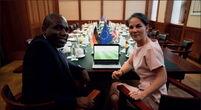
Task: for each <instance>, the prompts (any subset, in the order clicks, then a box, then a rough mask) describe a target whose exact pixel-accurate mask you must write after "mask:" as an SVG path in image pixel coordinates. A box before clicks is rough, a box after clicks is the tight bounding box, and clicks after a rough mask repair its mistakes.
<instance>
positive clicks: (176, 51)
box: [171, 50, 192, 54]
mask: <svg viewBox="0 0 201 110" xmlns="http://www.w3.org/2000/svg"><path fill="white" fill-rule="evenodd" d="M171 52H173V53H181V54H185V53H186V54H187V53H189V52H192V50H188V51H178V50H171Z"/></svg>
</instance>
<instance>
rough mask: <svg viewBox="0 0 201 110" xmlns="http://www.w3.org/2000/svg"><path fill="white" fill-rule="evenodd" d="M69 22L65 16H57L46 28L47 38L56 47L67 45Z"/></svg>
mask: <svg viewBox="0 0 201 110" xmlns="http://www.w3.org/2000/svg"><path fill="white" fill-rule="evenodd" d="M67 32H68V23H67V21H66V19H65V18H64V17H57V16H55V17H54V18H53V19H52V21H51V24H50V25H49V27H47V29H45V30H44V33H45V35H46V38H47V39H48V40H49V41H50V42H51V43H52V44H53V45H54V46H55V47H56V48H60V47H63V46H64V45H65V43H66V42H67V39H68V33H67Z"/></svg>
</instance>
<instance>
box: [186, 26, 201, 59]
mask: <svg viewBox="0 0 201 110" xmlns="http://www.w3.org/2000/svg"><path fill="white" fill-rule="evenodd" d="M183 39H184V40H193V41H194V42H193V45H192V47H191V49H192V52H191V53H190V54H189V56H190V57H191V58H192V59H194V60H196V61H199V59H200V56H201V45H200V42H201V30H200V29H199V28H191V27H185V28H184V36H183Z"/></svg>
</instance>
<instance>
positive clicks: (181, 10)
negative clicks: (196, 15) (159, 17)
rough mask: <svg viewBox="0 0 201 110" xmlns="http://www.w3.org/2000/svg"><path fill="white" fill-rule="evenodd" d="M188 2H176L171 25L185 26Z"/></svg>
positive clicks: (176, 0) (183, 0) (178, 0)
mask: <svg viewBox="0 0 201 110" xmlns="http://www.w3.org/2000/svg"><path fill="white" fill-rule="evenodd" d="M186 3H187V2H186V1H185V0H182V1H180V0H174V3H173V10H172V17H171V23H173V24H183V23H184V16H185V14H186Z"/></svg>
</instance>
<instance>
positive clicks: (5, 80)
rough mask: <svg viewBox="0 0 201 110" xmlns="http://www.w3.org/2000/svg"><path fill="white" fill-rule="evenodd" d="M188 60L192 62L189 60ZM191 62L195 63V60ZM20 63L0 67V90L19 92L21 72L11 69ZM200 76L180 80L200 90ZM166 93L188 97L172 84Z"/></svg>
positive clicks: (2, 106)
mask: <svg viewBox="0 0 201 110" xmlns="http://www.w3.org/2000/svg"><path fill="white" fill-rule="evenodd" d="M188 61H189V62H192V61H191V60H188ZM192 63H194V64H196V63H195V62H192ZM21 64H22V60H17V61H13V62H11V63H9V64H7V65H5V66H3V67H1V68H0V90H1V89H2V87H3V85H5V84H8V85H9V87H10V88H11V91H12V92H13V94H14V95H15V94H17V93H19V92H21V88H22V74H21V73H13V70H14V69H15V68H17V67H19V66H20V65H21ZM196 65H197V66H199V67H201V65H199V64H196ZM200 78H201V74H187V75H185V79H184V80H182V82H183V83H184V84H186V85H188V86H190V87H192V88H194V89H196V90H198V91H201V89H200V88H201V84H200V81H201V80H200ZM168 93H169V95H174V96H181V97H184V96H185V97H186V96H189V97H190V95H188V94H186V93H184V92H183V91H181V90H179V89H177V88H176V87H175V86H172V85H170V86H169V90H168ZM0 110H5V102H4V101H3V99H2V97H0Z"/></svg>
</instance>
